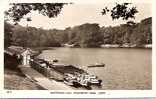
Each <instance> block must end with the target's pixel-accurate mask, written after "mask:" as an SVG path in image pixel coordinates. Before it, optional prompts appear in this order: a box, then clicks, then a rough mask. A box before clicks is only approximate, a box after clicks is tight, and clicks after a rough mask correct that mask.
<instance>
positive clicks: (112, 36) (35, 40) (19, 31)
mask: <svg viewBox="0 0 156 99" xmlns="http://www.w3.org/2000/svg"><path fill="white" fill-rule="evenodd" d="M8 25H9V26H8ZM5 27H6V28H5V34H7V32H8V30H9V31H12V36H11V44H14V45H19V46H24V47H56V46H57V47H59V46H61V45H63V44H74V45H76V46H77V47H100V45H101V44H118V45H124V44H129V45H132V44H135V45H136V46H142V45H145V44H152V18H151V17H149V18H146V19H143V20H141V22H139V23H134V22H132V21H129V22H127V23H126V24H121V25H119V26H114V27H112V26H109V27H105V26H103V27H99V25H98V24H96V23H95V24H90V23H86V24H82V25H78V26H75V27H69V28H66V29H65V30H57V29H51V30H45V29H42V28H35V27H22V26H14V27H13V28H12V29H9V28H10V24H8V23H5ZM9 35H10V34H9ZM5 38H7V41H8V35H5ZM5 41H6V40H5ZM5 44H7V42H5Z"/></svg>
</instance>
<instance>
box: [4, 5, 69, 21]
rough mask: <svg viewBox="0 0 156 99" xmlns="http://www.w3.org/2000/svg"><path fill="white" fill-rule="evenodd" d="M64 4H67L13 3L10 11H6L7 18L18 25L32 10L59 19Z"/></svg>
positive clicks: (28, 18)
mask: <svg viewBox="0 0 156 99" xmlns="http://www.w3.org/2000/svg"><path fill="white" fill-rule="evenodd" d="M64 4H66V3H12V4H10V5H11V6H12V7H11V8H9V10H8V11H5V15H6V16H5V18H6V19H8V20H13V22H15V24H17V22H19V21H20V20H21V19H22V18H24V16H25V15H27V14H28V13H30V12H31V11H32V10H33V11H38V12H39V14H42V15H44V16H48V17H49V18H52V17H57V15H58V14H59V13H60V12H61V10H62V8H63V5H64ZM26 20H27V21H31V18H30V17H27V18H26Z"/></svg>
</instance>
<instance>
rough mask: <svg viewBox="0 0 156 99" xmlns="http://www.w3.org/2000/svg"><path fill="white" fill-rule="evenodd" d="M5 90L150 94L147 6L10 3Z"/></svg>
mask: <svg viewBox="0 0 156 99" xmlns="http://www.w3.org/2000/svg"><path fill="white" fill-rule="evenodd" d="M4 89H5V90H152V4H151V3H148V2H136V3H135V2H133V3H131V2H122V3H121V2H110V3H94V4H93V3H73V2H69V3H62V2H60V3H59V2H57V3H9V4H8V6H7V8H6V9H5V12H4Z"/></svg>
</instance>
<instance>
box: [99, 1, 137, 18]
mask: <svg viewBox="0 0 156 99" xmlns="http://www.w3.org/2000/svg"><path fill="white" fill-rule="evenodd" d="M130 4H131V3H122V4H118V3H116V5H115V6H114V7H113V8H110V9H108V7H105V8H104V9H103V11H102V12H101V13H102V15H105V14H106V13H107V12H110V13H111V17H112V19H113V20H114V19H119V18H122V19H123V20H128V19H129V18H135V14H136V13H138V10H137V8H136V7H135V6H132V7H130V6H129V5H130Z"/></svg>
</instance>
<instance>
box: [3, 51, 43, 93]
mask: <svg viewBox="0 0 156 99" xmlns="http://www.w3.org/2000/svg"><path fill="white" fill-rule="evenodd" d="M4 58H5V59H4V62H5V64H4V89H8V90H41V89H43V88H41V87H40V86H38V85H36V84H35V83H34V82H32V81H31V80H30V79H28V78H27V77H26V76H25V75H24V74H23V73H22V72H21V71H20V69H19V68H18V64H19V62H18V60H17V59H16V58H15V57H12V56H9V55H7V54H4Z"/></svg>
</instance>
